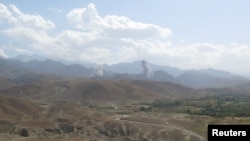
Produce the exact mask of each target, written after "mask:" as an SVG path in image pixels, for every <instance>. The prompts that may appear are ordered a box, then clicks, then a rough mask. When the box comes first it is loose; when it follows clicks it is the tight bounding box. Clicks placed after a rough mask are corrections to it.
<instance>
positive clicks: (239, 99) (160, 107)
mask: <svg viewBox="0 0 250 141" xmlns="http://www.w3.org/2000/svg"><path fill="white" fill-rule="evenodd" d="M151 107H152V108H151V109H152V110H154V111H161V112H178V113H187V114H194V115H208V116H213V117H248V116H250V95H247V94H221V95H207V96H204V97H193V98H187V99H174V100H173V99H157V100H155V101H154V102H153V103H152V105H151ZM151 109H150V110H151ZM144 110H145V111H147V110H148V109H144Z"/></svg>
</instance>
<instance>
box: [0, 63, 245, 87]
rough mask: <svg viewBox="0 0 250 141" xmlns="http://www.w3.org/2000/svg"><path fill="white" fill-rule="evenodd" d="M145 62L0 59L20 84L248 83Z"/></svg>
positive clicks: (4, 73) (0, 71)
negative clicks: (93, 64) (97, 81)
mask: <svg viewBox="0 0 250 141" xmlns="http://www.w3.org/2000/svg"><path fill="white" fill-rule="evenodd" d="M142 62H143V61H136V62H132V63H119V64H116V65H110V66H108V65H104V66H99V67H97V68H86V67H84V66H82V65H79V64H72V65H66V64H64V63H61V62H58V61H53V60H44V61H38V60H32V61H28V62H22V61H17V60H11V59H0V65H1V67H0V77H3V78H10V79H13V80H14V82H16V83H18V84H21V83H28V82H29V83H32V82H39V81H45V80H52V78H58V77H61V78H80V77H85V78H92V77H93V78H95V79H105V80H127V79H130V80H153V81H168V82H173V83H180V84H182V85H186V86H189V87H192V88H222V87H233V86H237V85H240V84H243V83H246V82H247V81H248V80H247V79H245V78H243V77H241V76H238V75H234V74H232V73H230V72H226V71H221V70H216V69H211V68H210V69H202V70H190V71H185V70H180V69H177V68H173V67H164V66H158V65H154V64H150V63H147V62H146V61H144V63H145V64H144V65H146V66H143V64H142ZM144 67H146V68H144ZM157 69H159V70H157ZM177 74H178V75H177ZM41 76H42V77H41ZM43 77H44V79H43ZM39 79H40V80H39Z"/></svg>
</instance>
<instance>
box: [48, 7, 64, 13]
mask: <svg viewBox="0 0 250 141" xmlns="http://www.w3.org/2000/svg"><path fill="white" fill-rule="evenodd" d="M48 10H49V11H52V12H57V13H63V10H62V9H60V8H51V7H49V8H48Z"/></svg>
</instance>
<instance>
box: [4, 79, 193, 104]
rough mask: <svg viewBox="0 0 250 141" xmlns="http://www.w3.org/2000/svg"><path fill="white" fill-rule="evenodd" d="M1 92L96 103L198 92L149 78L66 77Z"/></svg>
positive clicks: (41, 98)
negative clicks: (97, 78) (148, 79)
mask: <svg viewBox="0 0 250 141" xmlns="http://www.w3.org/2000/svg"><path fill="white" fill-rule="evenodd" d="M0 94H3V95H9V96H21V97H26V98H31V99H35V100H38V99H39V100H50V101H58V100H66V99H67V100H79V101H85V102H86V101H93V102H111V101H112V102H126V101H127V102H129V101H131V102H133V101H141V102H142V101H144V102H145V101H151V102H152V101H153V100H155V99H156V98H161V97H162V98H163V97H189V96H195V95H197V93H196V91H195V90H194V89H192V88H188V87H185V86H182V85H179V84H174V83H170V82H159V81H145V80H94V79H86V78H81V79H62V80H58V81H50V82H40V83H34V84H27V85H21V86H13V87H11V88H8V89H4V90H0Z"/></svg>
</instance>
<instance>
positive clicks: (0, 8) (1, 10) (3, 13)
mask: <svg viewBox="0 0 250 141" xmlns="http://www.w3.org/2000/svg"><path fill="white" fill-rule="evenodd" d="M10 16H11V13H10V11H9V10H8V8H7V7H6V6H5V5H3V4H1V3H0V20H1V18H8V17H10Z"/></svg>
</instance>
